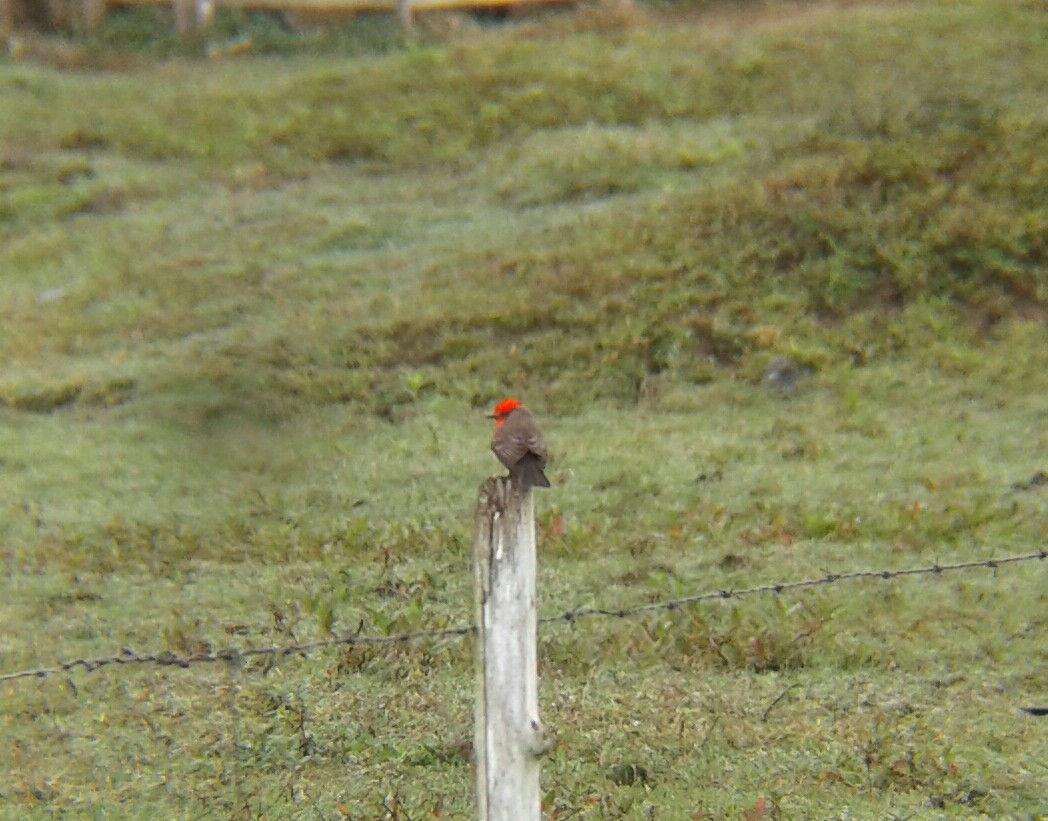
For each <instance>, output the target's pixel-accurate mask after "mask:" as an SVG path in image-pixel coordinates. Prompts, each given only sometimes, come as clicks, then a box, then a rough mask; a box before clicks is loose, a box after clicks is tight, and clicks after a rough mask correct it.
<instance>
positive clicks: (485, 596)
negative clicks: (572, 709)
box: [473, 478, 553, 821]
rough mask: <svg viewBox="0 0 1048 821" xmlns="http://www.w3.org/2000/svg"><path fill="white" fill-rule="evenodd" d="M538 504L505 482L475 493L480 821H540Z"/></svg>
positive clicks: (545, 746)
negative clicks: (536, 527) (536, 597)
mask: <svg viewBox="0 0 1048 821" xmlns="http://www.w3.org/2000/svg"><path fill="white" fill-rule="evenodd" d="M536 565H537V563H536V557H535V501H534V496H533V494H532V491H531V488H520V487H515V486H513V485H512V484H511V483H510V481H509V479H508V478H506V479H502V478H499V479H488V480H487V481H485V482H484V484H483V485H481V487H480V493H479V495H478V497H477V510H476V516H475V518H474V522H473V572H474V575H475V584H476V611H475V612H476V616H475V621H474V623H475V624H476V625H477V639H476V641H477V646H476V669H477V686H476V703H475V705H474V710H473V717H474V722H475V725H474V740H473V749H474V752H475V754H476V764H477V769H476V777H477V817H478V818H479V819H480V821H539V819H540V818H541V817H542V809H541V803H540V794H539V759H540V758H541V757H542V756H543V755H545V754H546V753H547V752H549V751H550V749H552V747H553V742H552V740H551V737H550V736H548V735H547V734H546V732H545V731H544V730H543V728H542V724H541V723H540V722H539V704H538V701H539V699H538V669H537V663H538V650H537V647H536V643H537V615H536V608H535V576H536V572H535V571H536Z"/></svg>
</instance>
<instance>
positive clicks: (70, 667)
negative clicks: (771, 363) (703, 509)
mask: <svg viewBox="0 0 1048 821" xmlns="http://www.w3.org/2000/svg"><path fill="white" fill-rule="evenodd" d="M1046 559H1048V550H1038V551H1034V552H1032V553H1023V554H1018V555H1014V556H999V557H993V558H988V559H973V560H971V561H967V562H956V563H954V564H939V563H938V562H936V563H935V564H931V565H923V566H920V567H907V568H901V569H898V570H851V571H847V572H844V573H827V574H826V575H824V576H819V577H816V578H811V579H801V580H798V581H792V582H772V583H769V584H761V585H756V586H754V587H744V588H726V589H720V590H710V591H707V592H704V593H696V594H694V595H691V596H682V597H680V598H676V599H666V600H662V601H655V602H648V603H645V604H637V605H632V606H630V607H622V608H617V609H607V608H603V607H579V608H575V609H573V610H565V611H564V612H562V613H558V614H556V615H553V616H543V617H542V618H540V619H539V620H538V623H539V624H540V625H542V624H556V623H565V622H566V623H574V622H576V621H578V620H580V619H585V618H596V617H604V618H616V619H623V618H630V617H632V616H639V615H642V614H644V613H651V612H655V611H658V610H678V609H681V608H684V607H687V606H689V605H694V604H699V603H701V602H705V601H717V600H727V599H742V598H746V597H748V596H756V595H760V594H767V593H775V594H779V593H786V592H789V591H791V590H801V589H804V588H811V587H820V586H825V585H832V584H837V583H840V582H846V581H857V580H860V579H877V580H881V581H888V580H891V579H898V578H903V577H908V576H922V575H941V574H943V573H952V572H958V571H962V570H975V569H980V570H993V571H995V572H996V570H997V569H998V568H999V567H1002V566H1004V565H1009V564H1018V563H1020V562H1032V561H1045V560H1046ZM361 629H362V628H361ZM475 632H476V627H475V626H474V625H460V626H456V627H446V628H442V629H436V630H416V631H412V632H407V633H393V634H390V635H387V636H369V635H363V634H362V633H361V632H360V630H358V631H357V632H355V633H349V634H346V635H343V636H339V637H337V638H330V639H317V640H315V641H308V642H300V643H296V644H287V645H280V646H272V647H249V648H244V649H238V648H235V647H228V648H225V649H222V650H216V651H207V652H199V653H190V654H186V655H181V656H180V655H177V654H176V653H173V652H170V651H162V652H158V653H148V654H140V653H136V652H135V651H134V650H132V649H131V648H129V647H124V648H122V649H121V650H120V652H119V653H117V654H115V655H112V656H99V657H96V658H79V659H72V660H70V661H61V662H57V663H55V664H54V665H53V666H50V667H39V668H36V669H34V670H20V671H18V672H14V673H6V674H3V675H0V682H7V681H15V680H18V679H26V678H47V677H48V676H52V675H57V674H59V673H68V672H72V671H74V670H76V669H77V668H83V669H84V670H85V671H86V672H93V671H95V670H99V669H101V668H103V667H110V666H113V665H129V664H153V665H155V666H157V667H183V668H185V667H190V666H192V665H194V664H209V663H210V664H214V663H216V662H226V663H228V664H232V665H237V664H240V663H242V662H243V661H244V660H245V659H248V658H251V657H254V656H268V657H270V658H276V657H279V656H297V655H306V654H307V653H309V652H311V651H314V650H321V649H325V648H330V647H338V646H358V645H360V646H365V645H372V646H381V645H392V644H405V643H409V642H415V641H424V640H432V641H438V640H441V639H452V638H463V637H465V636H470V635H473V634H474V633H475Z"/></svg>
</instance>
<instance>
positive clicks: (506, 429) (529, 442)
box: [491, 408, 546, 468]
mask: <svg viewBox="0 0 1048 821" xmlns="http://www.w3.org/2000/svg"><path fill="white" fill-rule="evenodd" d="M491 449H492V450H493V451H495V455H496V456H498V458H499V461H500V462H502V464H504V465H505V466H506V467H508V468H511V467H513V465H515V464H517V462H519V461H520V460H521V459H523V458H524V457H525V456H526V455H527V454H528V453H534V454H535V455H536V456H537V457H538V458H539V461H540V462H541V463H542V464H543V465H545V464H546V443H545V441H543V438H542V433H541V432H540V431H539V429H538V425H536V424H535V420H534V418H533V417H532V416H531V414H530V413H528V412H527V411H526V410H524V408H517V409H516V410H515V411H513V413H511V414H510V415H509V418H508V419H506V421H505V422H503V423H502V429H501V430H500V431H499V435H498V436H497V437H495V439H494V440H493V441H492V443H491Z"/></svg>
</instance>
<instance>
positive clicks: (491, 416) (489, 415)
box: [484, 413, 498, 419]
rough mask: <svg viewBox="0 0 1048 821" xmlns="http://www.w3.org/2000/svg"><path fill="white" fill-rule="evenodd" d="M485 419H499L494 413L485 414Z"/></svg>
mask: <svg viewBox="0 0 1048 821" xmlns="http://www.w3.org/2000/svg"><path fill="white" fill-rule="evenodd" d="M484 418H485V419H498V417H497V416H496V415H495V414H493V413H485V414H484Z"/></svg>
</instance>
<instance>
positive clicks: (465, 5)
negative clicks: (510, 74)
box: [0, 0, 576, 38]
mask: <svg viewBox="0 0 1048 821" xmlns="http://www.w3.org/2000/svg"><path fill="white" fill-rule="evenodd" d="M73 2H74V3H75V4H76V5H75V7H74V9H73V11H74V16H76V15H78V16H79V22H80V23H81V24H82V25H83V27H84V29H86V30H87V31H93V30H94V29H96V28H98V26H100V25H101V24H102V23H104V22H105V20H106V17H108V15H109V12H110V11H111V10H112V9H114V8H117V7H121V6H157V5H159V6H168V7H170V8H171V13H172V14H171V16H172V20H173V23H174V26H175V28H176V30H177V31H179V32H188V31H191V30H193V29H197V28H206V27H207V26H208V25H209V23H210V22H211V20H212V19H213V17H214V13H215V11H216V10H217V9H218V8H225V9H240V10H248V11H289V12H304V13H310V14H325V13H340V14H355V13H358V12H360V13H364V12H389V13H393V14H396V15H397V17H398V18H399V19H400V21H401V24H402V25H403V26H404V27H405V28H407V29H410V28H411V27H412V25H413V20H414V15H415V13H417V12H435V11H453V10H477V9H500V8H501V9H510V8H519V7H524V6H542V5H571V4H573V3H574V2H576V0H73ZM30 3H36V4H37V5H38V6H40V7H41V9H42V10H43V13H44V14H45V15H46V16H49V17H50V19H51V20H52V22H56V21H57V19H58V17H59V16H61V15H60V14H59V11H60V9H59V6H60V4H59V3H58V2H55V0H0V37H3V38H7V37H9V36H10V35H11V34H12V32H13V31H14V28H15V25H16V23H17V22H18V21H19V20H20V19H25V18H27V17H33V18H38V17H39V16H40V15H39V14H33V15H30V14H28V13H27V9H28V5H29V4H30ZM68 13H69V10H68V9H67V10H66V12H65V14H66V15H68Z"/></svg>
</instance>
